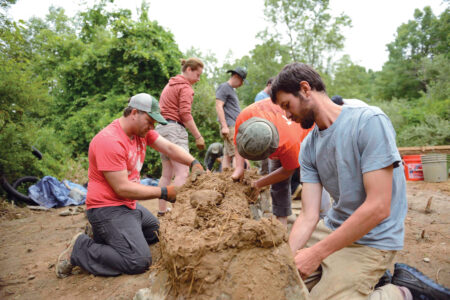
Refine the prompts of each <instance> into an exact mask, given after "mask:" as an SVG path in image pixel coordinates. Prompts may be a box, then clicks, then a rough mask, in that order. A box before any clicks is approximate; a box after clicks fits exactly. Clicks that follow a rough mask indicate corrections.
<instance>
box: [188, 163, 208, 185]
mask: <svg viewBox="0 0 450 300" xmlns="http://www.w3.org/2000/svg"><path fill="white" fill-rule="evenodd" d="M203 173H205V170H204V169H203V167H202V164H201V163H200V162H199V161H198V160H196V159H195V160H194V161H192V163H191V181H192V182H194V181H196V180H197V177H198V176H200V175H202V174H203Z"/></svg>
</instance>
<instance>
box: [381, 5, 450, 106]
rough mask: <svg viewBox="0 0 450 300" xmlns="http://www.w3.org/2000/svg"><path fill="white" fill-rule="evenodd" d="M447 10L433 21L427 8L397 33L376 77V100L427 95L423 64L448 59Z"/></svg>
mask: <svg viewBox="0 0 450 300" xmlns="http://www.w3.org/2000/svg"><path fill="white" fill-rule="evenodd" d="M449 16H450V10H449V9H446V10H445V11H444V12H443V13H442V14H441V15H440V16H439V17H436V16H435V15H434V14H433V12H432V10H431V8H430V7H428V6H427V7H425V8H424V9H423V11H421V10H419V9H416V10H415V12H414V20H410V21H409V22H408V23H405V24H402V25H401V26H400V27H398V29H397V33H396V37H395V40H394V41H393V42H391V43H389V44H388V45H387V48H388V51H389V60H388V61H387V62H386V63H385V64H384V66H383V69H382V71H381V72H379V73H378V75H377V79H376V82H377V86H378V88H377V96H378V98H380V99H388V100H390V99H392V98H394V97H396V98H409V99H411V98H418V97H420V95H421V92H426V90H427V85H429V83H428V82H427V80H430V78H428V77H421V76H420V74H419V73H420V70H421V67H422V65H423V60H424V59H428V60H433V59H434V57H435V56H437V55H439V54H443V55H444V56H445V57H446V58H447V62H446V63H448V59H449V54H448V53H449V49H450V38H449V36H448V32H449V30H450V22H449ZM431 80H432V79H431Z"/></svg>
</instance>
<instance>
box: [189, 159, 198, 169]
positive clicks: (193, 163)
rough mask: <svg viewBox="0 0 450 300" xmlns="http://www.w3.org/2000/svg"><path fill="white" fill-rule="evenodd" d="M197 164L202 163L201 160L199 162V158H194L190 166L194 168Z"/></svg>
mask: <svg viewBox="0 0 450 300" xmlns="http://www.w3.org/2000/svg"><path fill="white" fill-rule="evenodd" d="M195 164H200V162H199V161H198V160H196V159H194V160H193V161H192V162H191V166H190V168H191V169H192V167H193V166H194V165H195Z"/></svg>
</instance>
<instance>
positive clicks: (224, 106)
mask: <svg viewBox="0 0 450 300" xmlns="http://www.w3.org/2000/svg"><path fill="white" fill-rule="evenodd" d="M227 73H231V77H230V79H229V80H228V81H227V82H224V83H222V84H221V85H219V87H218V88H217V90H216V112H217V117H218V119H219V123H220V135H221V137H222V138H223V146H224V147H223V159H222V169H225V168H229V167H231V160H232V158H233V156H234V143H233V138H234V123H235V122H236V118H237V116H238V115H239V113H240V112H241V108H240V106H239V99H238V96H237V94H236V91H235V89H236V88H238V87H240V86H241V85H242V83H243V82H244V80H245V78H246V77H247V71H246V70H245V69H244V68H241V67H236V69H234V70H228V71H227Z"/></svg>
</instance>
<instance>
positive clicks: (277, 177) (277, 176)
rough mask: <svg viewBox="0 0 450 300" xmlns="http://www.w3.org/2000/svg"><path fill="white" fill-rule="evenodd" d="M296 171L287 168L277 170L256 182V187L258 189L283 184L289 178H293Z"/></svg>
mask: <svg viewBox="0 0 450 300" xmlns="http://www.w3.org/2000/svg"><path fill="white" fill-rule="evenodd" d="M294 171H295V169H294V170H286V169H285V168H283V167H281V168H278V169H276V170H275V171H273V172H271V173H269V174H268V175H266V176H264V177H262V178H260V179H258V180H257V181H256V185H257V187H258V188H262V187H265V186H268V185H271V184H275V183H278V182H281V181H283V180H285V179H288V178H289V176H291V175H292V174H293V173H294Z"/></svg>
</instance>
